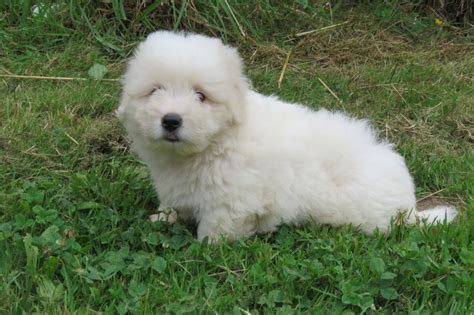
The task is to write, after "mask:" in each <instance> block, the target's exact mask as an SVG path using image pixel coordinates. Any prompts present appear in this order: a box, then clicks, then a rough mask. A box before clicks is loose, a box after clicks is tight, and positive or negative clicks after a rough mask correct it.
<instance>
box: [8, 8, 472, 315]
mask: <svg viewBox="0 0 474 315" xmlns="http://www.w3.org/2000/svg"><path fill="white" fill-rule="evenodd" d="M23 3H24V5H23V6H20V5H18V4H17V3H16V2H13V1H6V2H5V4H4V5H5V7H3V8H2V9H3V11H1V13H0V14H1V16H2V17H3V19H0V39H1V40H0V49H1V50H0V73H1V74H8V73H14V74H21V75H43V76H67V77H86V78H87V77H88V71H89V69H90V68H91V67H92V66H93V65H94V64H101V65H105V66H106V67H107V69H108V72H107V73H106V74H105V78H118V77H119V76H120V74H121V72H122V71H123V67H124V58H125V56H127V55H129V53H130V51H131V49H132V48H133V47H134V45H135V44H136V43H137V41H138V40H139V39H140V38H142V37H143V36H144V34H145V33H146V32H148V31H150V30H151V29H153V28H156V26H157V23H158V25H159V26H160V27H165V28H169V29H172V28H177V29H182V28H184V29H193V30H197V31H202V32H206V33H209V34H214V35H218V36H221V37H222V38H224V39H225V40H226V41H229V42H231V43H234V44H237V45H239V49H240V50H241V52H242V54H243V56H244V58H245V60H246V64H247V73H248V74H249V76H250V77H251V79H252V81H253V84H254V87H255V88H256V89H257V90H259V91H262V92H264V93H276V94H279V95H281V97H282V98H284V99H286V100H290V101H297V102H303V103H305V104H307V105H308V106H311V107H313V108H319V107H320V106H324V107H328V108H331V109H333V110H343V111H346V112H347V113H350V114H351V115H354V116H357V117H364V118H370V119H371V120H372V121H373V123H374V124H375V125H376V126H377V128H378V129H379V130H380V132H381V137H382V138H388V139H389V140H390V141H392V142H394V143H395V144H396V146H397V148H398V150H399V151H400V152H401V153H402V154H403V155H404V156H405V158H406V160H407V163H408V166H409V168H410V171H411V172H412V174H413V175H414V177H415V181H416V183H417V194H418V197H419V198H424V197H426V196H430V195H432V194H434V196H435V197H436V198H441V199H443V200H446V201H448V202H451V203H453V204H455V205H456V206H457V207H459V209H460V210H461V211H462V215H461V217H460V218H459V219H458V220H457V221H456V222H455V223H453V224H451V225H440V226H433V227H406V226H394V230H393V232H392V233H391V234H390V235H387V236H383V235H379V234H375V235H373V236H365V235H363V234H360V233H358V232H357V231H356V230H355V229H354V228H352V227H349V226H348V227H342V228H330V227H328V226H318V225H309V226H306V227H302V228H293V227H288V226H283V227H282V228H281V229H280V230H279V231H278V232H276V233H274V234H272V235H261V236H257V237H254V238H251V239H248V240H242V241H239V242H234V243H224V244H221V245H218V246H210V245H207V244H205V243H204V244H201V243H198V242H197V241H196V240H195V239H194V237H193V234H194V233H195V228H194V227H193V226H187V225H183V224H181V223H179V224H176V225H173V226H170V225H167V224H164V223H150V222H149V221H148V220H147V217H148V215H150V214H151V213H153V211H154V210H155V209H156V208H157V207H158V204H159V200H158V197H157V196H156V194H155V192H154V190H153V187H152V183H151V182H150V179H149V177H148V173H147V169H146V167H145V166H144V165H143V164H142V163H141V162H140V161H138V160H137V158H136V157H135V156H134V155H133V154H132V153H131V152H130V151H129V149H128V145H129V144H128V141H127V140H126V139H125V138H124V132H123V130H122V128H121V126H120V125H119V124H118V122H117V121H116V119H115V118H114V116H113V110H114V109H115V108H116V106H117V102H118V98H119V93H120V86H119V84H118V82H114V81H100V80H99V81H97V80H93V79H90V80H85V81H51V80H27V79H14V78H8V77H1V78H0V95H2V102H1V106H0V119H1V122H2V123H1V124H0V187H1V189H0V222H1V223H0V298H1V300H2V303H0V313H34V312H36V313H52V314H55V313H61V314H63V313H78V314H83V313H87V314H89V313H90V314H92V313H178V314H181V313H185V312H189V313H219V314H220V313H233V314H247V313H264V314H274V313H277V314H296V313H345V314H353V313H361V312H362V313H364V312H366V313H381V312H384V313H395V312H400V313H414V314H431V313H440V314H441V313H453V314H470V313H472V312H473V311H474V302H473V301H474V236H473V233H474V198H473V196H474V176H473V174H474V158H473V156H474V155H473V153H474V152H473V134H474V125H473V123H474V110H473V106H474V86H473V79H474V78H473V75H472V74H473V73H474V57H473V56H474V48H473V46H472V39H473V37H474V34H473V30H472V28H471V27H470V26H469V24H466V25H465V26H463V27H461V26H456V25H454V24H451V22H450V21H447V20H445V22H444V23H445V24H444V25H443V26H438V25H436V24H435V23H434V22H433V21H434V18H435V17H439V16H437V15H430V14H431V11H426V12H419V11H418V12H417V11H414V10H413V8H412V7H411V6H410V5H406V4H405V5H399V4H396V3H395V2H390V3H391V4H390V3H389V2H381V1H375V2H374V3H373V4H371V5H369V4H366V3H362V2H361V3H359V4H357V5H346V4H344V3H343V2H340V3H332V4H331V6H327V5H325V3H326V1H321V2H317V3H316V4H311V5H310V4H307V3H306V2H305V1H298V2H297V3H295V4H292V5H289V4H283V3H282V4H277V5H275V4H270V2H267V1H260V2H258V3H257V4H255V5H248V4H240V5H239V4H238V3H237V2H236V1H217V0H215V1H209V2H197V1H181V2H174V1H170V2H163V4H160V2H155V3H151V4H149V5H148V6H146V7H144V8H141V10H137V9H136V8H134V7H133V6H127V4H126V3H125V2H121V1H118V0H113V1H111V3H110V5H108V4H102V7H100V8H99V9H100V10H94V8H93V7H92V6H91V5H90V4H88V5H84V6H82V8H79V7H77V6H74V5H73V2H70V1H65V2H64V3H63V5H62V4H61V5H60V6H59V7H57V9H54V10H53V11H50V12H49V13H48V14H46V15H44V16H41V15H40V16H36V17H34V16H32V15H31V14H30V13H29V8H30V7H29V6H28V5H30V4H31V3H30V2H28V1H24V2H23ZM25 8H26V9H25ZM6 9H8V10H6ZM55 10H56V11H55ZM96 11H98V12H96ZM124 17H125V19H124ZM346 21H348V22H347V23H346ZM341 23H344V24H342V25H340V26H336V27H333V28H330V29H327V30H323V31H316V32H314V33H311V34H308V35H304V36H296V34H298V33H300V32H304V31H309V30H315V29H320V28H322V27H326V26H331V25H336V24H341ZM290 50H291V51H292V54H291V58H290V59H289V63H288V67H287V69H286V72H285V73H284V78H283V81H282V82H281V88H280V89H278V85H277V82H278V80H279V78H280V75H281V69H282V67H283V64H284V62H285V60H286V57H287V55H288V52H289V51H290ZM99 76H100V75H99ZM320 80H321V81H323V82H324V83H325V84H326V85H327V86H328V87H329V88H330V89H331V90H332V91H333V92H334V93H335V95H337V97H338V98H339V99H341V100H342V103H340V102H339V101H338V100H337V99H336V98H335V97H334V96H333V95H332V94H331V93H330V92H329V91H328V89H327V88H326V87H325V86H324V85H323V84H322V83H321V81H320Z"/></svg>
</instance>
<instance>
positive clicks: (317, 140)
mask: <svg viewBox="0 0 474 315" xmlns="http://www.w3.org/2000/svg"><path fill="white" fill-rule="evenodd" d="M242 68H243V67H242V63H241V60H240V58H239V55H238V53H237V51H236V50H235V49H234V48H231V47H229V46H226V45H224V44H223V43H222V42H221V41H220V40H219V39H215V38H209V37H206V36H202V35H194V34H185V33H174V32H166V31H159V32H155V33H153V34H151V35H149V36H148V38H147V39H146V40H145V41H144V42H143V43H141V44H140V45H139V47H138V48H137V50H136V52H135V55H134V57H133V58H132V59H131V60H130V62H129V64H128V68H127V71H126V73H125V75H124V77H123V95H122V102H121V105H120V107H119V109H118V115H119V117H120V118H121V119H122V121H123V123H124V125H125V126H126V129H127V131H128V133H129V136H130V138H131V139H132V141H133V148H134V150H135V151H136V152H137V153H138V155H139V156H140V157H141V158H142V159H143V160H144V161H145V162H146V163H147V165H148V167H149V169H150V172H151V176H152V178H153V180H154V183H155V186H156V189H157V191H158V193H159V197H160V200H161V206H160V209H159V210H160V211H162V210H163V209H166V208H172V209H174V210H173V212H171V213H167V214H166V215H165V214H164V213H161V214H160V215H155V216H152V219H168V220H169V221H175V220H176V216H178V217H182V218H185V219H186V218H189V219H194V220H195V221H196V222H197V223H198V239H203V238H204V237H206V236H209V238H210V239H211V240H216V239H218V238H220V237H221V236H225V237H227V238H230V239H236V238H240V237H245V236H249V235H252V234H254V233H263V232H269V231H274V230H275V229H277V227H278V226H279V225H280V224H282V223H287V224H296V225H299V224H303V223H307V222H317V223H325V224H331V225H334V226H338V225H342V224H349V223H350V224H353V225H354V226H359V227H360V229H362V230H363V231H364V232H366V233H371V232H372V231H373V230H374V229H376V228H378V229H380V230H381V231H383V232H386V231H388V229H389V227H390V220H391V219H392V217H394V216H396V215H397V214H398V213H399V212H400V211H408V212H412V213H417V215H416V216H419V217H422V218H426V219H427V220H428V221H430V222H433V221H438V220H444V219H445V218H447V220H448V221H451V220H452V218H454V216H455V215H456V210H455V209H454V208H451V207H438V208H436V209H432V210H429V211H424V212H416V209H415V205H416V199H415V194H414V184H413V180H412V177H411V176H410V174H409V172H408V169H407V167H406V165H405V162H404V159H403V157H402V156H400V155H399V154H398V153H396V152H395V151H394V149H393V146H392V145H390V144H388V143H385V142H383V141H381V140H379V139H378V138H377V136H376V134H375V132H374V131H373V130H372V129H371V127H370V126H369V124H368V122H367V121H365V120H357V119H353V118H350V117H348V116H346V115H344V114H342V113H333V112H329V111H327V110H324V109H321V110H319V111H313V110H311V109H309V108H307V107H304V106H302V105H299V104H289V103H286V102H283V101H281V100H279V99H278V98H277V97H274V96H264V95H261V94H258V93H256V92H254V91H252V90H251V89H250V88H249V84H248V80H247V78H246V77H245V75H244V73H243V70H242ZM198 92H200V93H203V94H204V95H205V97H206V99H205V100H204V101H202V100H201V99H200V96H202V95H200V94H198ZM168 113H176V114H178V115H180V116H181V117H182V119H183V123H182V126H181V127H180V128H178V130H177V131H176V132H175V133H174V135H173V139H175V138H176V139H179V141H175V142H170V141H169V138H167V133H166V132H165V130H164V129H163V127H162V124H161V120H162V118H163V116H164V115H166V114H168ZM174 211H176V212H174ZM416 216H415V215H411V216H410V217H409V222H415V218H416Z"/></svg>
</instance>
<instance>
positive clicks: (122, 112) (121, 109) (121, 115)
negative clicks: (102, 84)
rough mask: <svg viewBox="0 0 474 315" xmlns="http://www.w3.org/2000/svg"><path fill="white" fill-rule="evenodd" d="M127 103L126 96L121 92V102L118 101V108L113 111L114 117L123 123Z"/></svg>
mask: <svg viewBox="0 0 474 315" xmlns="http://www.w3.org/2000/svg"><path fill="white" fill-rule="evenodd" d="M128 101H129V97H128V95H126V94H125V92H123V94H122V100H121V101H120V105H119V107H118V108H117V109H116V110H115V116H116V117H117V118H118V119H119V120H120V121H121V122H124V121H125V106H127V103H128Z"/></svg>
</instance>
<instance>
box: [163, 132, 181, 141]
mask: <svg viewBox="0 0 474 315" xmlns="http://www.w3.org/2000/svg"><path fill="white" fill-rule="evenodd" d="M163 140H165V141H166V142H172V143H175V142H180V141H181V139H180V138H179V137H178V135H177V134H176V133H175V132H168V133H166V134H165V135H164V136H163Z"/></svg>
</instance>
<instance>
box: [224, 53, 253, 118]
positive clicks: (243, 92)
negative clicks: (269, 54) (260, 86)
mask: <svg viewBox="0 0 474 315" xmlns="http://www.w3.org/2000/svg"><path fill="white" fill-rule="evenodd" d="M225 54H226V59H227V67H228V71H229V73H231V84H232V86H231V87H232V92H231V94H232V96H231V98H230V99H231V104H230V106H231V108H230V109H231V111H232V116H233V119H232V120H233V121H232V123H235V124H239V123H240V122H241V121H242V120H243V118H244V115H245V107H246V106H245V105H246V99H247V93H248V91H249V89H250V88H249V80H248V79H247V77H246V76H245V74H244V69H243V63H242V59H241V58H240V55H239V53H238V51H237V49H236V48H233V47H230V46H227V45H226V46H225Z"/></svg>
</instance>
